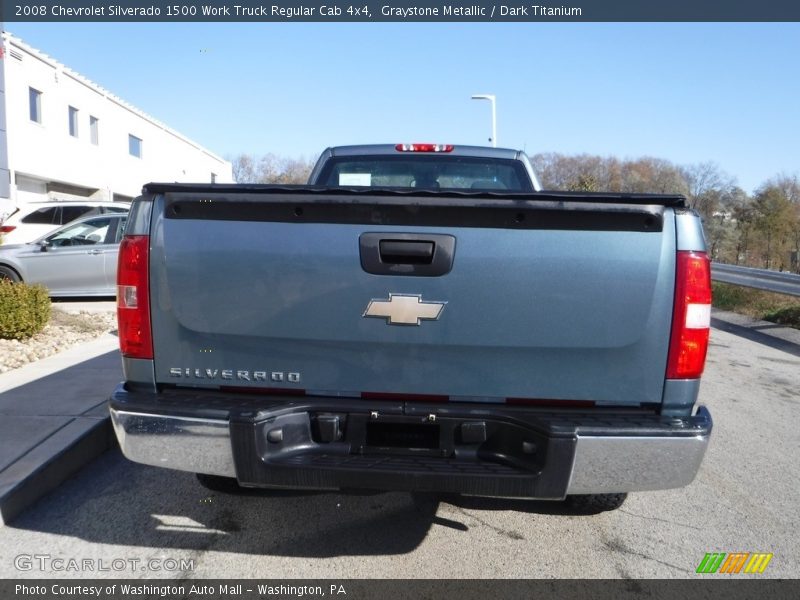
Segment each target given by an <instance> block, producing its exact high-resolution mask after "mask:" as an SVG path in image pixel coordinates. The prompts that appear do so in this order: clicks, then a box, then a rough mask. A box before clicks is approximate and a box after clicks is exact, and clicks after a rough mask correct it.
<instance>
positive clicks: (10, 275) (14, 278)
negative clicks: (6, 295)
mask: <svg viewBox="0 0 800 600" xmlns="http://www.w3.org/2000/svg"><path fill="white" fill-rule="evenodd" d="M0 279H7V280H8V281H11V282H12V283H18V282H19V280H20V279H19V275H18V274H17V272H16V271H15V270H14V269H11V268H10V267H2V266H0Z"/></svg>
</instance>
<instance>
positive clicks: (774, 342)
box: [711, 317, 800, 356]
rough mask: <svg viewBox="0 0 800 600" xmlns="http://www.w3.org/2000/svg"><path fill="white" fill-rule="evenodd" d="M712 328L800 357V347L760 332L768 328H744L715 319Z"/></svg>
mask: <svg viewBox="0 0 800 600" xmlns="http://www.w3.org/2000/svg"><path fill="white" fill-rule="evenodd" d="M711 326H712V327H713V328H714V329H719V330H720V331H724V332H726V333H732V334H733V335H738V336H739V337H743V338H744V339H746V340H750V341H751V342H756V343H757V344H763V345H764V346H769V347H770V348H774V349H775V350H781V351H782V352H786V353H788V354H791V355H792V356H800V345H798V344H795V343H793V342H790V341H787V340H783V339H781V338H778V337H774V336H771V335H767V334H766V333H762V332H761V331H759V329H766V327H760V328H750V327H743V326H742V325H736V324H735V323H728V322H727V321H723V320H721V319H717V318H715V317H711ZM776 327H777V326H776Z"/></svg>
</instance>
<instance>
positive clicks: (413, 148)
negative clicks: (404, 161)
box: [394, 144, 453, 152]
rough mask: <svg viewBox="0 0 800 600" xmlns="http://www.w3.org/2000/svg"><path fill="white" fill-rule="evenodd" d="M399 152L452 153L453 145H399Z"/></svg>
mask: <svg viewBox="0 0 800 600" xmlns="http://www.w3.org/2000/svg"><path fill="white" fill-rule="evenodd" d="M394 149H395V150H397V151H398V152H452V151H453V144H397V145H396V146H395V147H394Z"/></svg>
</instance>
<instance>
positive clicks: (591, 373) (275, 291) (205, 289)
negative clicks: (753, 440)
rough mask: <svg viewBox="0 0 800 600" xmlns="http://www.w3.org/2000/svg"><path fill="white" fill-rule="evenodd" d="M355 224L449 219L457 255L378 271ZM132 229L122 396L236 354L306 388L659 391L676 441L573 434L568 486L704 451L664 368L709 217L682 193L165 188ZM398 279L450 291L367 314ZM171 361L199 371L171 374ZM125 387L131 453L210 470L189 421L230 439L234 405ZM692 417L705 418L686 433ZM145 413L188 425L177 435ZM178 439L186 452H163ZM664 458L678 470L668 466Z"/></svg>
mask: <svg viewBox="0 0 800 600" xmlns="http://www.w3.org/2000/svg"><path fill="white" fill-rule="evenodd" d="M364 148H365V147H357V148H353V149H350V150H346V149H337V150H339V151H340V152H348V151H349V152H353V153H356V154H363V152H364ZM366 148H372V149H373V151H375V149H376V148H377V147H366ZM334 152H335V150H331V149H329V150H328V151H326V153H323V157H322V159H321V161H320V163H321V162H322V161H324V160H325V157H326V156H329V155H331V154H332V153H334ZM528 164H529V163H528ZM318 171H319V164H318V166H317V168H316V169H315V172H318ZM311 183H313V175H312V181H311ZM537 189H538V186H537ZM412 200H413V199H412ZM362 232H385V233H392V232H403V233H408V232H411V233H422V234H424V233H445V234H447V235H454V236H456V238H457V240H458V241H457V246H456V258H455V260H454V264H453V270H452V272H450V273H448V274H447V275H446V276H443V277H434V278H430V279H426V278H418V277H410V278H408V277H396V276H370V275H368V274H366V273H364V272H363V271H361V270H360V268H359V267H358V258H359V257H358V237H359V235H360V233H362ZM128 233H129V234H149V235H150V236H151V257H150V258H151V264H150V281H151V313H152V320H153V330H154V347H155V360H154V361H149V360H140V359H130V358H124V359H123V366H124V370H125V376H126V384H125V386H124V387H121V388H120V389H119V390H118V391H117V392H115V398H117V400H118V401H119V400H120V399H124V397H125V394H126V393H128V392H130V391H131V390H136V389H140V390H145V391H147V390H149V393H155V394H156V395H155V396H154V397H158V393H159V392H158V391H157V390H159V389H160V386H161V385H162V384H172V385H177V386H178V387H185V388H196V389H198V390H203V389H208V390H215V389H219V388H220V387H221V386H225V385H227V384H230V383H231V382H230V381H228V380H225V379H222V378H221V377H220V376H219V375H217V376H216V377H215V378H209V377H203V376H202V375H204V374H206V375H207V374H209V373H214V374H219V373H221V372H222V371H223V370H227V371H234V372H235V370H243V371H246V372H254V371H265V372H270V373H271V372H273V371H274V372H281V373H283V372H286V373H288V372H294V373H300V374H301V377H302V379H301V381H297V382H295V383H296V384H297V387H301V388H303V389H304V390H306V391H307V392H308V393H309V394H318V395H320V396H325V397H328V398H329V399H331V400H333V401H334V402H335V398H336V397H341V398H344V397H348V396H356V397H357V396H358V394H359V392H363V391H372V392H391V393H395V394H399V395H400V396H402V395H403V394H404V393H405V394H443V395H447V396H449V397H450V399H451V402H455V403H456V404H453V406H454V407H456V406H457V405H458V404H457V403H458V402H459V401H467V402H468V403H470V402H471V403H478V404H476V406H477V405H479V404H480V403H483V404H482V405H483V406H491V405H492V403H497V402H502V401H503V400H504V399H505V398H507V397H522V398H546V399H548V400H551V401H553V400H555V401H558V400H580V399H586V400H592V401H594V402H596V403H598V404H599V405H601V406H602V405H606V406H607V407H619V408H621V409H625V408H626V407H629V408H634V407H636V406H639V405H651V406H653V405H656V406H658V405H660V408H658V409H657V410H656V413H657V414H658V413H660V414H662V415H664V417H674V418H675V419H676V421H675V422H676V423H677V425H676V427H677V428H678V437H672V438H670V439H671V440H672V441H670V442H669V443H667V442H666V441H664V440H663V438H661V437H658V436H656V437H653V436H650V437H648V435H649V434H643V433H641V432H637V431H636V430H635V429H633V430H630V433H633V437H631V436H630V435H625V436H622V437H617V438H614V437H612V438H608V437H602V436H599V437H598V436H597V435H589V434H583V435H578V436H577V437H576V440H577V445H576V459H575V462H574V464H572V465H565V467H564V468H568V469H569V470H570V472H571V475H570V484H569V486H568V488H567V493H595V492H613V491H631V490H637V489H664V488H668V487H675V486H680V485H685V484H687V483H688V482H690V481H691V479H692V477H693V476H694V472H696V469H697V467H698V465H699V463H700V460H701V459H702V455H703V453H704V451H705V446H706V444H707V441H708V434H709V432H710V417H709V416H708V413H707V411H704V409H701V410H700V413H698V415H697V417H690V416H689V415H691V414H692V412H693V410H694V407H695V402H696V399H697V394H698V389H699V380H665V378H664V373H665V369H666V356H667V346H668V340H669V334H670V327H671V319H672V315H671V311H672V302H673V293H674V292H673V290H674V271H675V253H676V251H678V250H697V251H704V250H705V240H704V238H703V233H702V228H701V226H700V222H699V219H698V218H697V216H696V215H695V214H694V213H692V212H691V211H688V210H686V209H680V208H671V207H667V208H665V209H664V212H663V230H662V231H661V232H635V231H617V232H614V231H580V230H571V231H561V230H558V229H556V230H536V229H532V230H513V231H512V230H494V229H480V228H445V229H442V228H439V227H411V228H410V227H408V226H403V227H387V226H384V225H381V226H375V227H372V226H366V225H352V224H351V225H345V224H339V225H334V226H331V225H330V224H326V225H321V224H314V223H303V224H299V223H298V224H288V223H271V222H264V221H261V222H245V221H202V220H198V221H193V220H171V219H166V218H165V201H164V196H163V195H161V194H155V195H152V194H151V195H145V196H143V197H141V198H139V199H137V201H136V202H135V203H134V208H133V211H132V216H131V219H130V221H129V226H128ZM373 280H375V281H373ZM243 282H244V283H243ZM389 293H407V294H421V295H422V297H423V300H431V301H445V302H447V305H446V310H445V311H443V314H442V318H441V319H440V320H439V321H433V322H423V323H422V324H421V326H420V327H411V328H402V327H392V326H389V325H387V324H386V323H385V321H384V320H382V319H362V318H361V315H362V313H363V309H364V308H365V307H366V305H367V303H368V302H369V300H372V299H380V298H384V299H385V298H386V297H387V296H388V294H389ZM350 313H352V314H350ZM212 357H213V358H212ZM176 367H177V368H179V369H182V370H184V371H185V370H186V369H188V370H189V372H190V373H191V375H190V376H189V377H180V378H176V377H174V371H175V370H176ZM206 369H209V371H208V372H206ZM196 375H201V376H196ZM290 383H291V382H287V381H286V380H284V381H283V382H281V384H280V387H282V388H287V387H291V385H290ZM235 385H236V386H241V387H247V386H249V385H252V386H253V387H259V388H263V387H269V386H270V383H269V382H267V383H265V382H263V381H261V382H247V381H236V382H235ZM123 390H128V392H126V391H123ZM122 404H123V407H122V408H120V407H119V402H118V406H117V408H116V409H114V408H112V416H113V417H114V422H115V428H116V430H117V434H118V436H119V438H120V443H121V445H122V446H123V450H124V451H125V453H126V455H128V456H129V457H130V458H132V459H133V460H139V461H140V462H145V463H147V464H160V465H165V466H172V467H173V468H179V469H184V470H197V471H202V470H203V469H202V465H203V464H205V462H204V461H206V460H207V459H206V458H202V457H200V455H202V454H203V450H204V448H203V447H201V446H202V443H201V442H202V435H200V436H199V437H197V435H196V433H195V432H197V431H200V430H202V429H203V428H208V427H211V428H213V430H214V431H215V432H217V433H216V434H215V439H216V437H219V440H222V441H223V444H224V440H225V439H227V433H226V430H227V426H226V425H225V421H217V420H214V419H206V418H197V419H193V418H189V417H187V416H181V417H177V416H176V417H175V419H170V418H168V417H167V418H165V416H164V415H163V411H164V410H165V409H163V408H161V409H158V410H156V412H159V413H161V415H162V416H157V415H155V416H154V415H149V416H148V415H147V414H140V413H139V412H136V411H134V412H125V411H124V410H123V408H124V402H123V403H122ZM373 404H374V405H375V406H377V405H378V404H380V403H370V402H369V401H364V406H365V410H367V409H368V408H369V405H373ZM154 406H155V405H154ZM398 406H399V405H398ZM112 407H113V400H112ZM411 408H412V406H411V405H409V410H410V409H411ZM414 410H415V411H417V412H419V411H420V410H424V408H422V407H420V406H417V407H416V408H414ZM480 410H482V411H484V412H483V413H480V414H484V413H486V411H488V412H489V413H490V412H491V411H490V410H489V409H480ZM437 412H439V413H441V414H448V412H451V411H448V410H447V409H444V412H442V409H437ZM487 414H488V413H487ZM692 419H694V421H692ZM698 423H701V424H698ZM694 427H700V428H701V429H702V431H701V430H698V433H697V434H692V433H691V431H689V430H690V429H691V428H694ZM153 428H155V429H153ZM198 428H199V429H198ZM151 430H152V431H158V432H163V431H167V430H170V431H171V430H175V431H176V432H180V435H178V434H177V433H176V435H175V436H174V438H173V441H174V443H173V444H171V445H170V444H165V440H164V439H163V438H162V437H161V436H160V434H159V437H158V439H157V440H156V438H152V437H151V435H150V434H149V433H148V432H149V431H151ZM670 435H672V434H670ZM681 435H683V436H684V439H686V440H687V443H683V442H681V441H680V439H681V438H680V436H681ZM686 435H688V437H686ZM615 439H616V440H618V441H619V443H613V440H615ZM153 440H155V441H153ZM219 440H218V441H219ZM184 443H190V444H192V445H193V446H192V448H193V450H192V452H190V453H189V454H191V455H192V456H189V455H187V456H185V457H184V459H180V457H177V456H176V457H175V458H174V460H173V459H171V458H170V456H168V454H170V453H172V454H175V453H180V452H181V449H182V448H184V449H185V448H186V446H184V445H183V444H184ZM215 443H216V442H215ZM197 444H200V446H198V447H196V448H195V446H196V445H197ZM632 447H635V448H637V450H636V454H637V455H640V456H642V457H644V456H646V457H647V459H646V460H645V459H642V460H641V461H639V463H641V465H640V464H639V463H636V464H634V463H631V462H630V461H629V460H628V459H626V458H625V457H626V456H628V455H629V454H630V449H631V448H632ZM215 448H216V446H215ZM663 448H667V449H668V452H666V454H664V450H663ZM195 454H196V455H198V457H195V456H194V455H195ZM156 455H157V456H156ZM217 458H219V460H220V461H221V462H220V464H223V463H224V464H228V465H229V466H228V467H225V468H224V469H223V468H221V467H220V468H214V469H210V470H206V471H205V472H208V473H215V474H220V475H228V476H233V475H234V474H235V473H234V472H233V471H232V470H231V469H233V468H234V467H233V466H232V464H230V460H231V458H230V455H229V454H227V452H224V453H222V454H221V455H220V456H219V457H217ZM645 463H646V465H647V467H646V469H645V468H644V467H643V466H642V465H645ZM666 463H669V464H670V465H672V466H671V467H670V470H669V472H667V471H663V472H661V471H660V469H661V467H662V466H663V465H664V464H666ZM681 463H685V468H681V467H680V466H679V465H680V464H681ZM586 465H589V467H586ZM604 465H605V467H606V471H607V472H602V467H603V466H604ZM634 467H635V468H634ZM639 467H642V468H641V469H640V470H642V472H641V473H638V472H632V470H633V471H636V470H637V469H639ZM644 471H647V472H646V473H645V472H644Z"/></svg>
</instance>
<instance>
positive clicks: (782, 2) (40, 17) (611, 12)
mask: <svg viewBox="0 0 800 600" xmlns="http://www.w3.org/2000/svg"><path fill="white" fill-rule="evenodd" d="M2 20H3V21H27V22H46V21H49V22H70V21H82V22H86V21H95V22H102V21H108V22H173V21H174V22H191V21H195V22H242V23H245V22H286V21H310V22H335V21H349V22H443V23H444V22H446V23H458V22H497V23H522V22H526V23H541V22H591V21H595V22H600V21H614V22H624V21H642V22H655V21H676V22H691V21H729V22H730V21H741V22H758V21H761V22H766V21H800V2H798V1H797V0H761V1H760V2H753V0H553V1H552V2H550V1H549V0H529V1H528V2H525V1H523V2H518V3H515V2H511V1H506V2H498V1H496V0H471V1H464V2H458V1H456V2H448V1H446V0H443V1H441V2H430V1H419V2H415V1H413V0H377V1H374V0H307V1H299V2H286V1H284V2H275V1H270V0H265V1H264V2H259V1H258V0H256V1H252V0H201V1H196V0H132V1H131V0H38V1H37V0H2Z"/></svg>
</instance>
